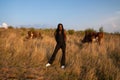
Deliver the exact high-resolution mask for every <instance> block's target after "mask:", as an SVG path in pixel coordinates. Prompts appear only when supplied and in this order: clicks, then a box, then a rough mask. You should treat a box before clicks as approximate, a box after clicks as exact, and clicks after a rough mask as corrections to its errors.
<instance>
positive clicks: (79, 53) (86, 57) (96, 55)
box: [0, 29, 120, 80]
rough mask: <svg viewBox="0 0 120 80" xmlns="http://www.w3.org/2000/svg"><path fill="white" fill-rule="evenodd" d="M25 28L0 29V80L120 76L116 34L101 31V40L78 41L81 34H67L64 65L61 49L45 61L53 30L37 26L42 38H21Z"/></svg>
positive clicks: (104, 79)
mask: <svg viewBox="0 0 120 80" xmlns="http://www.w3.org/2000/svg"><path fill="white" fill-rule="evenodd" d="M27 31H28V30H27V29H7V30H4V29H0V80H120V36H119V35H113V34H105V35H104V39H103V41H102V44H101V45H99V44H97V43H92V44H87V43H86V44H84V45H82V44H81V42H80V40H81V39H82V38H83V37H84V35H83V34H80V33H74V34H73V35H69V34H67V43H66V44H67V48H66V68H65V69H64V70H63V69H61V68H60V59H61V53H62V52H61V50H60V51H59V52H58V54H57V56H56V59H55V61H54V63H53V64H52V66H50V67H49V68H46V67H45V65H46V63H47V61H48V60H49V58H50V56H51V55H52V53H53V50H54V48H55V45H56V42H55V39H54V34H53V32H54V30H40V31H41V33H42V36H43V39H29V40H25V37H26V35H27Z"/></svg>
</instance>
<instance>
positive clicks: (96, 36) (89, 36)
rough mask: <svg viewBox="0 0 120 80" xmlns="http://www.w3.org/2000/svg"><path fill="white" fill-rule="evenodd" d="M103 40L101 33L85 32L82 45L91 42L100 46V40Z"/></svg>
mask: <svg viewBox="0 0 120 80" xmlns="http://www.w3.org/2000/svg"><path fill="white" fill-rule="evenodd" d="M102 38H103V32H87V31H86V32H85V36H84V38H83V40H82V43H86V42H88V43H92V42H93V41H96V42H98V43H99V44H101V40H102Z"/></svg>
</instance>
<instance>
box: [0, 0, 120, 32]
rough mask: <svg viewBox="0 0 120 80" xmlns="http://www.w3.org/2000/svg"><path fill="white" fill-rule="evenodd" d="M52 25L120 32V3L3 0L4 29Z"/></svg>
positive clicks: (0, 20)
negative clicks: (8, 26)
mask: <svg viewBox="0 0 120 80" xmlns="http://www.w3.org/2000/svg"><path fill="white" fill-rule="evenodd" d="M3 22H6V23H7V24H8V25H13V26H18V25H35V24H39V25H44V24H49V25H52V26H53V28H55V27H56V26H57V24H58V23H63V25H64V27H65V28H67V29H75V30H84V29H86V28H94V29H96V30H98V29H99V27H101V26H103V28H104V30H105V31H107V32H115V31H120V0H0V25H1V24H2V23H3Z"/></svg>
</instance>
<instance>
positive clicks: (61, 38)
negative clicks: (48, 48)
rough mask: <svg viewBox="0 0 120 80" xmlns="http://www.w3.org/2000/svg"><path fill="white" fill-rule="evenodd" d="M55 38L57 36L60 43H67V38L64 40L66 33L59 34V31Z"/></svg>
mask: <svg viewBox="0 0 120 80" xmlns="http://www.w3.org/2000/svg"><path fill="white" fill-rule="evenodd" d="M55 38H56V42H57V43H58V44H63V43H65V40H64V34H62V33H61V34H59V33H57V34H56V35H55Z"/></svg>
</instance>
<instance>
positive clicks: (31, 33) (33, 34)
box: [26, 31, 43, 39]
mask: <svg viewBox="0 0 120 80" xmlns="http://www.w3.org/2000/svg"><path fill="white" fill-rule="evenodd" d="M27 35H28V36H27V37H26V38H27V39H30V38H31V39H34V38H40V39H42V38H43V37H42V35H41V33H40V32H37V31H28V33H27Z"/></svg>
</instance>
